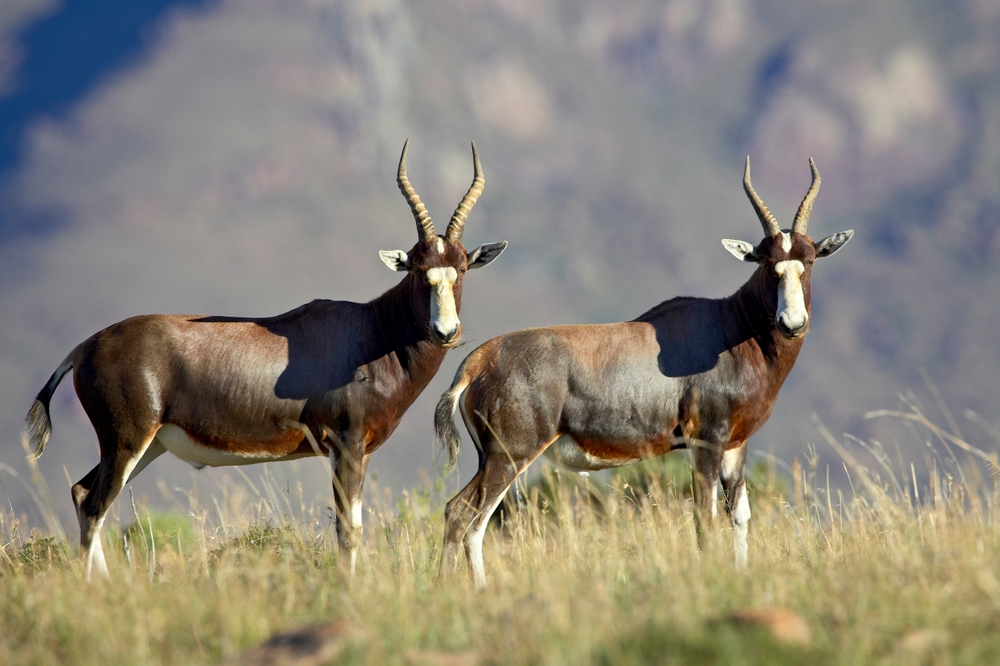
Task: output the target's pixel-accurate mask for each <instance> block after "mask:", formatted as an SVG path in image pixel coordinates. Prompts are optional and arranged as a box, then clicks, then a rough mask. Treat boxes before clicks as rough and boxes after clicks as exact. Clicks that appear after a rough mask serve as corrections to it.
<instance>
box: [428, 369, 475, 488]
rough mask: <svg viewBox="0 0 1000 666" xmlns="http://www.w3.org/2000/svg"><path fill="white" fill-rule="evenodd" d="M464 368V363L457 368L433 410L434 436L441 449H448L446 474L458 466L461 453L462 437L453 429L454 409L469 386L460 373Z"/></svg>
mask: <svg viewBox="0 0 1000 666" xmlns="http://www.w3.org/2000/svg"><path fill="white" fill-rule="evenodd" d="M464 366H465V364H464V363H463V364H462V365H461V366H459V368H458V373H457V374H456V375H455V381H453V382H452V383H451V388H450V389H448V390H447V391H445V393H444V395H442V396H441V399H440V400H438V404H437V409H435V410H434V434H435V436H436V438H437V440H438V441H439V442H441V448H442V449H448V462H447V463H446V464H445V466H444V471H445V473H446V474H447V473H451V471H452V470H454V469H455V467H456V466H457V465H458V454H459V453H460V452H461V451H462V436H461V434H459V432H458V428H456V427H455V409H456V408H457V407H458V400H459V398H461V396H462V392H463V391H465V389H466V388H467V387H468V386H469V380H468V379H467V378H466V377H465V376H464V373H463V372H462V371H463V369H464Z"/></svg>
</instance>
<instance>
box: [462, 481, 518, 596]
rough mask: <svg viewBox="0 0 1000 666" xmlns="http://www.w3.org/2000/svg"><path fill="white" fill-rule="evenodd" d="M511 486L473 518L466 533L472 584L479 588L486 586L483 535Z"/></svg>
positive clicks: (466, 548)
mask: <svg viewBox="0 0 1000 666" xmlns="http://www.w3.org/2000/svg"><path fill="white" fill-rule="evenodd" d="M508 490H510V486H507V488H505V489H504V491H503V492H502V493H500V497H498V498H497V499H496V501H495V502H493V504H491V505H490V506H487V507H485V508H484V509H483V511H482V513H480V514H479V515H478V516H476V518H475V519H474V520H473V522H472V525H471V529H470V530H469V531H468V532H466V534H465V555H466V557H467V558H468V560H469V567H470V568H471V569H472V584H473V585H475V586H476V589H477V590H481V589H483V588H484V587H486V570H485V568H484V567H483V537H485V536H486V528H487V526H488V525H489V524H490V516H492V515H493V512H494V511H496V509H497V507H498V506H500V502H502V501H503V498H504V496H505V495H506V494H507V491H508Z"/></svg>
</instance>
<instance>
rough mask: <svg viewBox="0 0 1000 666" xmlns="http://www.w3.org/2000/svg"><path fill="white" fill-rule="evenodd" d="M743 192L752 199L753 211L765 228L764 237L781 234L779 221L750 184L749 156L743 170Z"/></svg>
mask: <svg viewBox="0 0 1000 666" xmlns="http://www.w3.org/2000/svg"><path fill="white" fill-rule="evenodd" d="M743 190H744V191H745V192H746V193H747V197H749V199H750V203H751V204H753V209H754V210H755V211H756V212H757V218H758V219H759V220H760V224H761V226H762V227H764V235H765V236H767V237H770V236H776V235H778V234H780V233H781V226H780V225H779V224H778V221H777V220H776V219H774V215H773V214H772V213H771V211H769V210H768V209H767V206H765V205H764V202H763V201H762V200H761V198H760V197H759V196H757V193H756V192H755V191H754V189H753V185H751V184H750V156H749V155H747V166H746V168H745V169H744V170H743Z"/></svg>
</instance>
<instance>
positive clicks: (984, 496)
mask: <svg viewBox="0 0 1000 666" xmlns="http://www.w3.org/2000/svg"><path fill="white" fill-rule="evenodd" d="M899 416H900V415H897V418H899ZM902 417H904V418H906V419H907V420H908V422H911V423H913V424H914V426H915V428H916V431H915V432H918V433H919V435H920V436H921V437H923V438H924V439H925V440H927V442H928V443H929V445H928V447H927V450H928V452H929V453H928V458H927V464H926V465H925V466H924V467H923V468H921V469H918V468H917V467H916V466H912V467H911V466H909V465H908V464H907V465H906V466H905V468H900V464H898V463H897V464H895V465H893V464H891V463H890V460H891V459H892V457H891V456H889V455H888V454H887V453H886V452H885V451H884V450H882V448H881V447H880V446H879V445H878V444H876V443H872V442H867V443H859V442H854V443H852V442H850V441H849V440H845V441H843V442H841V441H837V440H835V439H833V438H832V437H831V438H829V439H830V445H832V446H834V447H835V448H836V449H838V450H839V451H840V453H841V455H842V457H843V459H844V462H845V467H846V468H847V469H848V471H849V473H850V483H849V485H848V489H847V490H846V491H845V490H843V489H841V490H837V489H836V488H834V487H833V486H832V485H830V484H829V483H828V481H827V475H826V470H825V469H824V470H821V469H819V468H818V466H817V465H816V457H815V456H814V455H812V456H806V457H805V460H804V462H803V463H801V464H800V463H799V462H798V461H794V462H793V463H792V464H791V465H790V466H789V467H788V469H785V470H783V469H780V468H778V467H777V465H778V463H772V464H759V465H757V467H756V468H755V473H754V475H753V476H752V478H751V488H752V490H751V502H752V508H753V512H754V516H753V520H752V522H751V532H750V567H749V570H748V571H746V572H741V571H737V570H735V569H734V567H733V564H732V550H731V544H730V541H729V534H728V530H727V529H726V528H725V526H724V525H723V524H722V523H724V522H725V521H724V520H722V521H719V523H720V524H718V525H717V526H716V529H714V530H713V531H712V532H711V533H710V534H709V535H708V544H707V546H706V548H705V549H703V550H699V549H698V548H697V545H696V539H695V533H694V526H693V519H692V514H691V503H690V500H689V499H688V495H687V484H686V483H685V479H686V477H687V475H688V474H689V472H687V471H686V462H685V459H684V458H683V457H682V456H680V455H678V454H675V455H674V457H673V458H668V459H667V461H666V462H660V463H647V464H645V465H644V466H642V467H641V468H630V469H626V470H623V471H622V473H619V474H617V475H612V476H608V477H601V478H591V479H589V480H581V479H579V478H578V477H575V476H571V475H566V474H565V473H556V472H551V471H550V472H548V473H546V474H544V475H543V476H542V477H541V479H540V480H538V481H537V482H535V483H533V484H531V485H529V486H527V487H522V492H521V493H520V497H521V498H522V501H521V502H520V503H519V504H518V505H517V506H515V507H510V506H508V507H506V508H505V510H504V514H503V520H502V522H501V521H499V520H498V521H496V524H494V525H493V527H492V528H491V529H490V531H489V532H488V534H487V541H486V547H485V557H486V566H487V575H488V577H489V587H488V589H487V591H486V592H484V593H476V592H474V591H473V590H472V588H471V585H470V583H469V581H468V580H467V575H466V573H465V572H464V571H460V572H459V574H458V575H456V576H455V577H454V579H453V580H450V581H447V582H445V583H442V582H439V581H438V579H437V564H438V557H439V552H440V538H441V527H442V520H441V507H442V496H443V494H442V492H441V488H440V485H439V487H438V488H436V489H435V488H433V487H431V488H426V489H423V490H421V491H419V492H417V493H404V494H403V496H402V499H400V500H399V501H398V502H397V503H396V504H395V505H392V506H390V505H389V504H388V502H387V501H386V499H385V495H384V494H379V493H375V494H374V495H375V496H374V497H373V498H372V499H373V501H371V502H369V506H373V507H374V509H373V510H372V511H370V512H369V515H368V516H367V524H366V543H365V546H364V549H363V552H362V555H361V558H360V566H359V573H358V575H357V577H356V578H355V580H354V581H353V583H350V584H349V583H348V582H347V581H345V579H344V577H343V576H342V575H341V574H340V572H339V569H338V567H337V563H336V559H337V557H336V546H335V540H334V538H333V534H332V531H331V526H330V520H329V518H328V516H327V515H325V514H326V512H327V509H326V508H325V507H320V508H318V509H317V508H313V506H314V505H313V504H311V503H309V502H305V501H303V500H302V498H300V497H295V493H294V492H287V491H285V490H282V489H281V488H280V487H279V486H278V485H277V484H276V483H274V481H273V479H271V478H269V476H268V474H267V473H266V472H265V474H264V476H263V477H262V478H261V479H260V480H259V481H255V482H254V485H253V487H252V489H251V490H249V491H247V492H248V493H249V494H247V495H244V494H241V493H243V492H244V491H242V490H240V489H239V488H234V489H233V490H232V491H231V492H230V494H229V495H228V496H226V497H223V498H218V499H212V500H211V501H209V502H208V504H209V506H208V507H205V506H202V505H201V504H199V498H197V497H194V496H193V495H192V496H191V497H189V498H188V499H189V504H190V508H189V510H188V514H189V515H188V516H187V517H185V518H184V519H183V520H180V521H178V518H177V516H176V515H174V516H166V517H165V516H162V515H161V516H157V515H151V514H149V513H147V512H146V511H144V510H142V508H141V507H139V508H137V509H136V510H135V513H134V516H133V525H132V526H131V527H130V528H128V529H126V530H125V531H123V532H118V533H109V534H107V535H106V536H105V544H106V545H105V551H106V553H107V555H108V560H109V562H108V564H109V567H110V569H111V580H110V581H98V582H94V583H92V584H87V583H85V582H84V581H83V571H82V567H81V565H80V563H79V561H78V560H77V558H76V557H75V556H71V554H70V553H71V551H72V549H71V547H70V546H69V545H68V544H67V543H66V542H65V541H64V540H63V539H62V538H60V537H47V536H43V535H38V534H36V535H34V536H26V530H25V528H24V526H23V525H19V524H18V523H17V522H15V521H14V518H13V516H12V514H11V513H9V512H4V513H0V538H2V539H3V540H2V542H0V545H2V546H3V548H2V552H0V627H2V630H0V663H12V664H69V663H72V664H107V663H136V664H201V663H219V662H220V661H222V660H225V659H234V658H236V657H237V656H238V655H239V654H240V653H242V652H243V651H245V650H248V649H250V648H252V647H254V646H257V645H259V644H260V643H262V642H264V641H265V640H266V639H267V638H268V637H270V636H272V635H273V634H275V633H277V632H281V631H287V630H292V629H297V628H300V627H303V626H307V625H315V624H316V623H319V622H324V621H327V620H340V621H343V622H341V623H339V624H337V625H336V626H338V627H358V628H360V629H359V630H358V631H357V635H356V636H355V637H353V638H352V637H350V636H348V640H347V641H346V643H345V647H344V648H343V649H339V650H338V651H337V652H336V655H337V656H336V657H334V658H333V661H332V662H331V663H359V664H361V663H363V664H425V663H427V664H430V663H435V664H445V663H455V664H458V663H462V664H475V663H479V664H494V663H495V664H507V663H511V664H609V665H610V664H644V663H657V664H659V663H663V664H674V663H676V664H682V663H725V664H765V663H766V664H775V663H777V664H783V663H789V664H791V663H804V664H810V666H818V665H820V664H835V663H836V664H859V663H885V664H931V663H940V664H965V663H969V664H981V663H989V662H991V661H992V660H993V659H994V658H995V656H996V655H997V654H1000V631H998V630H1000V530H998V528H997V521H998V517H1000V516H998V515H997V499H998V489H997V485H996V484H995V483H994V482H993V479H994V475H995V473H996V471H997V469H998V467H997V461H996V455H995V454H987V453H984V452H982V451H978V450H973V449H971V447H969V445H968V444H966V442H965V441H964V440H961V439H960V438H957V437H956V436H955V435H954V433H952V432H951V431H948V430H943V429H940V428H937V427H936V426H934V425H933V424H931V423H929V422H928V421H927V420H926V419H925V418H923V416H922V415H921V414H920V412H919V411H918V410H916V409H915V408H914V409H911V410H910V411H907V412H906V413H904V414H902ZM862 461H866V463H865V464H867V467H865V466H864V465H863V464H862ZM945 469H949V470H951V474H950V475H949V474H946V473H945V472H944V471H943V470H945ZM452 483H454V482H452ZM119 504H124V505H125V506H126V510H127V512H128V513H129V514H131V513H132V507H131V506H129V505H128V499H127V498H123V501H120V502H119ZM126 542H127V543H128V544H129V545H128V548H127V549H126V548H125V547H124V544H125V543H126ZM463 569H464V567H463ZM772 608H777V609H782V610H780V611H779V612H777V613H774V612H769V611H767V609H772ZM761 609H764V610H763V611H762V610H761ZM785 611H788V612H787V613H786V615H787V616H790V617H791V618H792V621H793V622H794V621H799V622H801V621H803V620H804V626H805V627H806V629H805V632H806V633H805V636H806V638H804V639H801V638H799V639H794V640H788V641H782V640H780V638H781V632H780V631H777V632H776V633H772V631H769V625H768V623H767V622H769V621H770V620H768V621H765V622H761V623H757V622H754V621H747V618H750V619H751V620H753V618H757V617H765V616H766V617H769V618H772V619H773V618H779V619H780V618H781V617H784V615H782V613H784V612H785ZM775 621H778V620H775ZM331 626H333V625H331ZM797 631H800V632H801V628H799V629H797ZM796 635H797V636H800V637H801V635H802V634H801V633H799V634H796ZM775 636H777V638H776V637H775ZM255 663H257V662H255Z"/></svg>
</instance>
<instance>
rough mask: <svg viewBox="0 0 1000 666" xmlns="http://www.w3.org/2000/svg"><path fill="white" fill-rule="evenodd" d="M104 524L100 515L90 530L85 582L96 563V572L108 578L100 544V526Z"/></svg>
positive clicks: (88, 580) (88, 579)
mask: <svg viewBox="0 0 1000 666" xmlns="http://www.w3.org/2000/svg"><path fill="white" fill-rule="evenodd" d="M103 526H104V516H101V517H100V518H99V519H98V520H97V523H96V525H95V526H94V530H93V531H92V532H91V540H90V547H89V548H87V555H86V563H87V582H88V583H89V582H90V573H91V571H92V570H93V568H94V565H95V564H96V565H97V573H99V574H100V575H101V576H102V577H104V578H110V575H109V574H108V563H107V561H106V560H105V559H104V546H103V545H102V544H101V528H102V527H103Z"/></svg>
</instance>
